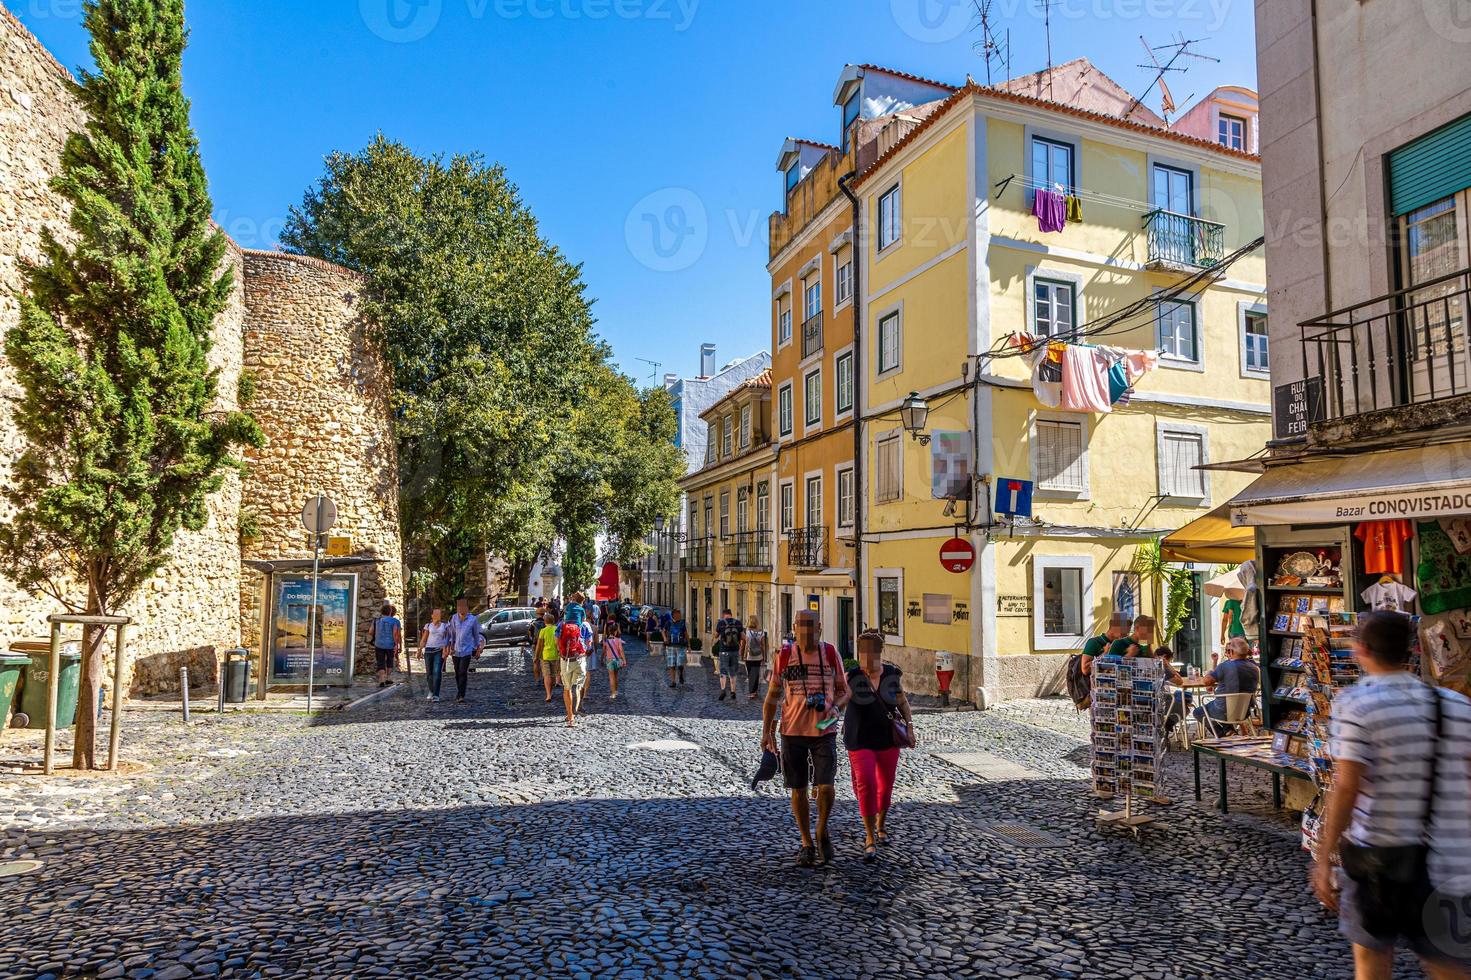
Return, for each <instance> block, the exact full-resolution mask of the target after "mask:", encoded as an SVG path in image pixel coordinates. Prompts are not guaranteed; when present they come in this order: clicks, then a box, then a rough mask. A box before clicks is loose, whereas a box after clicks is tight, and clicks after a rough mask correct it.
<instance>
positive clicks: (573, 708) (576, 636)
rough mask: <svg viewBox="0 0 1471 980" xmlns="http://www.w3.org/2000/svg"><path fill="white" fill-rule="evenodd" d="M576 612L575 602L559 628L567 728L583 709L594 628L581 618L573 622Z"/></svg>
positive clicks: (558, 648)
mask: <svg viewBox="0 0 1471 980" xmlns="http://www.w3.org/2000/svg"><path fill="white" fill-rule="evenodd" d="M573 609H577V610H578V612H579V613H580V612H581V609H580V607H579V606H578V605H577V604H576V603H574V604H573V605H571V606H568V607H567V618H566V619H564V620H563V621H562V625H561V626H559V627H558V628H557V630H558V632H557V653H558V655H559V661H560V669H561V671H562V700H563V702H564V703H565V704H566V707H567V727H568V728H571V727H572V726H573V719H574V718H575V717H576V715H577V712H579V711H581V710H582V696H583V694H584V693H585V691H586V689H587V643H588V638H589V637H591V636H592V628H591V627H590V626H588V625H587V623H586V622H585V621H584V620H583V618H582V616H580V615H578V616H576V618H575V619H574V614H573V612H572V610H573Z"/></svg>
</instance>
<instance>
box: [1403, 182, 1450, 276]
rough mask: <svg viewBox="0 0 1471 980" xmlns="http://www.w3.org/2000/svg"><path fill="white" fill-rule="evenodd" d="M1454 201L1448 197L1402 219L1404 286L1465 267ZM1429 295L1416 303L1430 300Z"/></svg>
mask: <svg viewBox="0 0 1471 980" xmlns="http://www.w3.org/2000/svg"><path fill="white" fill-rule="evenodd" d="M1456 202H1457V197H1454V196H1453V197H1448V198H1445V199H1444V200H1441V201H1436V202H1434V203H1432V204H1427V205H1426V206H1425V207H1423V208H1419V209H1417V210H1414V211H1411V212H1410V213H1409V214H1406V215H1404V216H1403V217H1402V218H1401V219H1400V221H1401V222H1402V231H1403V234H1404V241H1405V265H1406V273H1407V275H1406V280H1407V281H1406V283H1405V285H1407V286H1414V285H1417V284H1419V283H1422V282H1428V281H1430V280H1431V279H1438V278H1440V277H1441V276H1444V275H1447V274H1449V273H1452V272H1455V271H1457V270H1458V269H1461V268H1463V267H1464V266H1465V263H1464V262H1463V261H1462V260H1461V252H1462V250H1461V233H1460V231H1459V230H1458V229H1457V221H1456ZM1431 295H1433V294H1432V293H1430V292H1429V291H1427V292H1426V293H1423V294H1421V295H1420V296H1419V297H1417V298H1418V299H1421V300H1423V299H1429V298H1430V297H1431Z"/></svg>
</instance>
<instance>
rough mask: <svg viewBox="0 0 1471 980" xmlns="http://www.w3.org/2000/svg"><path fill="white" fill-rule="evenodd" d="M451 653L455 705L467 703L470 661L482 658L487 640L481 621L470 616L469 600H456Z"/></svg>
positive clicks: (451, 618)
mask: <svg viewBox="0 0 1471 980" xmlns="http://www.w3.org/2000/svg"><path fill="white" fill-rule="evenodd" d="M449 635H450V647H451V652H452V653H453V654H454V661H455V704H464V703H465V689H466V688H467V687H468V686H469V684H470V661H471V660H474V659H475V658H477V657H479V656H480V648H481V647H483V646H484V645H485V638H484V637H483V636H481V634H480V620H478V619H476V618H475V617H474V616H472V615H470V602H469V600H467V599H463V598H461V599H456V600H455V614H454V615H453V616H451V617H450V618H449Z"/></svg>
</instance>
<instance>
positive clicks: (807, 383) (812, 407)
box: [802, 370, 822, 426]
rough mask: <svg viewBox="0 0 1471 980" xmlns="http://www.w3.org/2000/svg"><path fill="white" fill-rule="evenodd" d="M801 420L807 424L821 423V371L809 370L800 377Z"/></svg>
mask: <svg viewBox="0 0 1471 980" xmlns="http://www.w3.org/2000/svg"><path fill="white" fill-rule="evenodd" d="M802 420H803V421H804V422H806V423H807V424H808V425H809V426H812V425H821V424H822V372H821V371H820V370H819V371H809V372H807V377H805V378H803V379H802Z"/></svg>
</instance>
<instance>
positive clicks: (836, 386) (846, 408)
mask: <svg viewBox="0 0 1471 980" xmlns="http://www.w3.org/2000/svg"><path fill="white" fill-rule="evenodd" d="M833 375H834V380H833V403H834V405H835V406H836V407H835V408H834V411H835V412H837V414H839V415H843V414H845V413H847V412H851V411H853V352H852V351H848V352H847V353H845V354H839V355H838V356H837V359H836V360H834V361H833Z"/></svg>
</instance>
